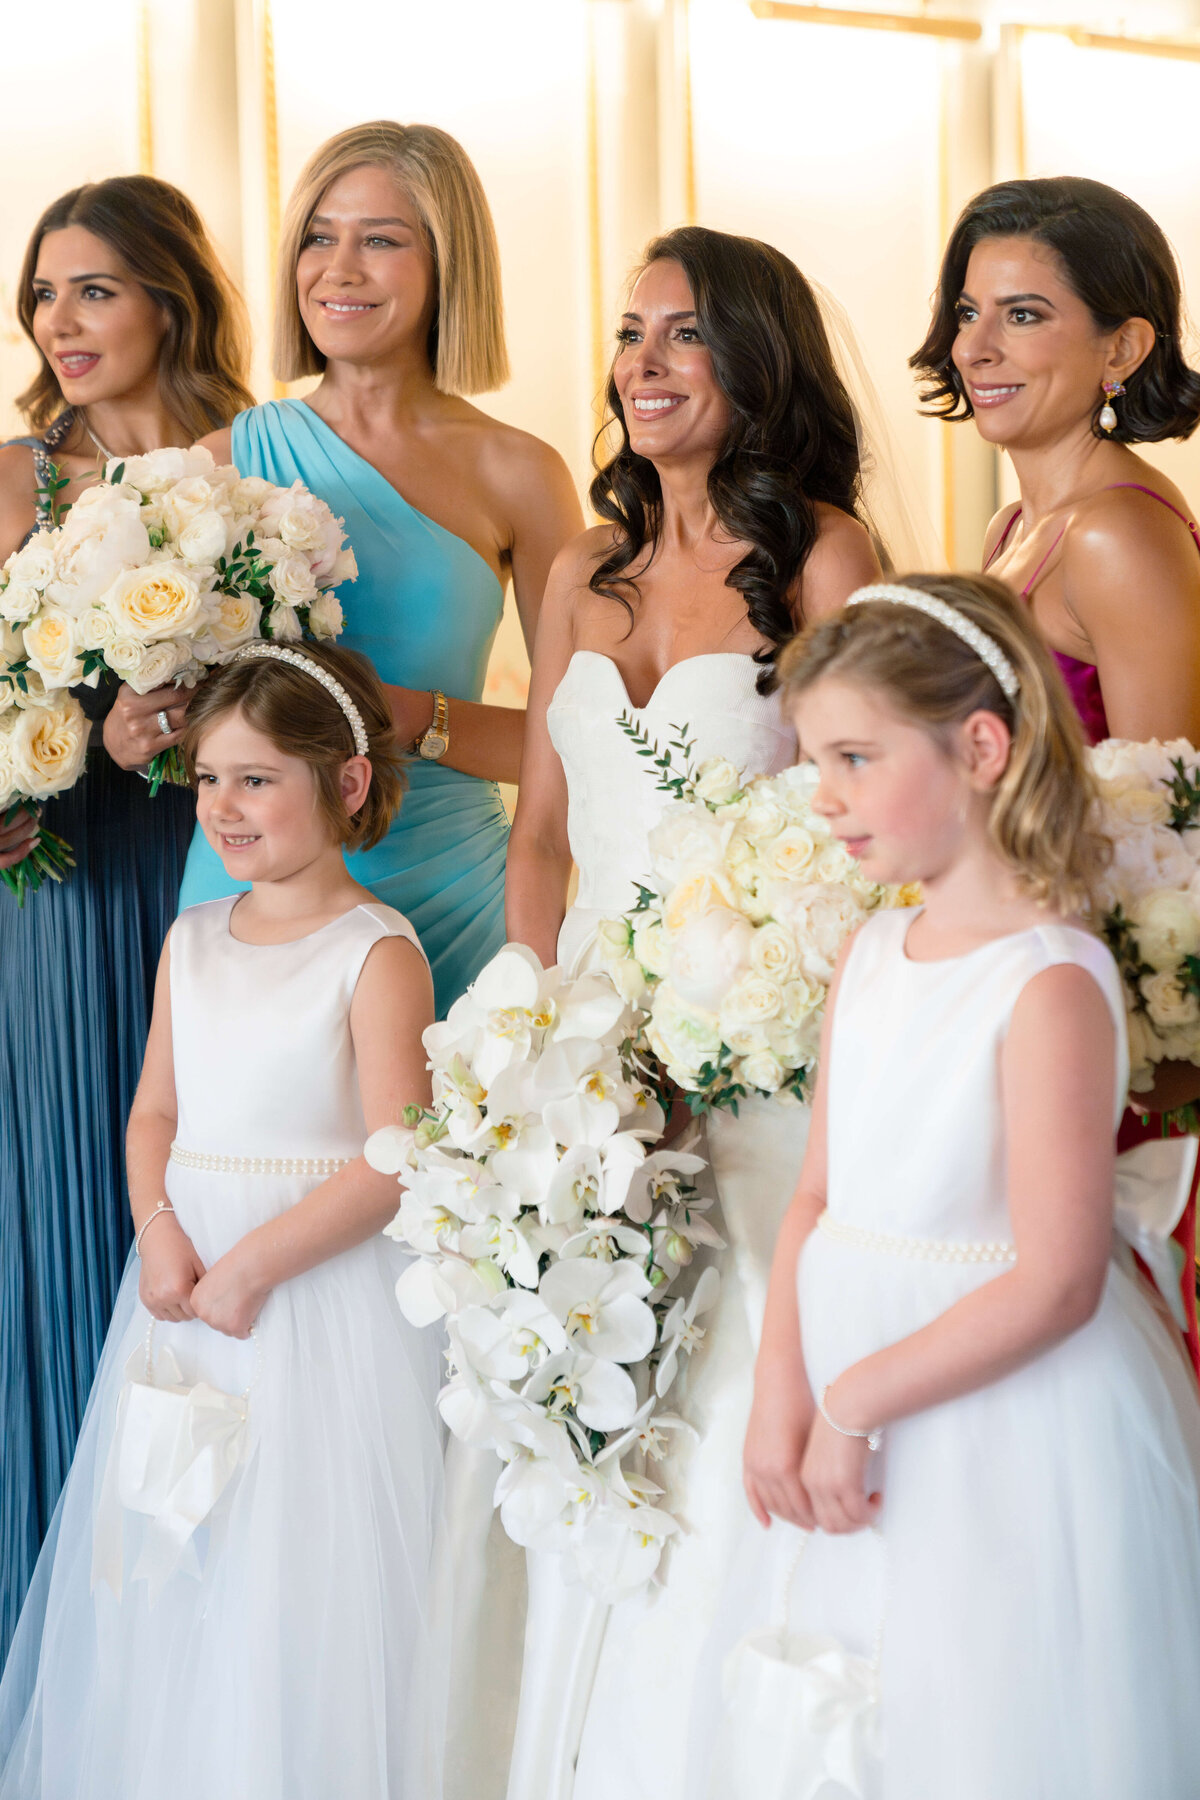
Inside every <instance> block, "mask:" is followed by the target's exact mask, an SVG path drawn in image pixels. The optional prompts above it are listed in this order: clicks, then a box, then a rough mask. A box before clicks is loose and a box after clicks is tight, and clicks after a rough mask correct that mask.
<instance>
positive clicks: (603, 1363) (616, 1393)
mask: <svg viewBox="0 0 1200 1800" xmlns="http://www.w3.org/2000/svg"><path fill="white" fill-rule="evenodd" d="M521 1393H522V1396H523V1398H525V1399H526V1400H533V1401H536V1402H537V1403H538V1404H539V1405H541V1406H544V1407H545V1408H546V1410H547V1412H548V1413H549V1414H550V1416H551V1417H552V1418H561V1417H562V1416H563V1415H564V1414H565V1413H567V1412H568V1411H572V1412H574V1414H575V1417H576V1418H577V1419H578V1420H579V1422H580V1424H581V1425H586V1426H587V1428H588V1430H589V1431H620V1430H621V1429H622V1428H623V1427H624V1426H626V1425H628V1424H629V1423H630V1421H631V1420H632V1419H633V1418H634V1416H635V1414H636V1412H637V1389H636V1388H635V1387H634V1385H633V1382H632V1380H631V1379H630V1377H629V1375H628V1373H627V1372H626V1371H625V1370H624V1369H623V1368H622V1367H621V1365H620V1364H619V1363H615V1362H609V1361H608V1360H607V1359H606V1358H605V1357H601V1356H590V1355H588V1354H587V1353H586V1352H584V1353H582V1354H581V1353H580V1352H579V1351H577V1350H573V1349H570V1350H563V1351H561V1352H560V1353H559V1354H558V1355H557V1356H552V1357H550V1358H549V1360H548V1361H547V1362H545V1363H543V1364H542V1366H541V1368H540V1369H538V1370H537V1372H536V1373H535V1374H534V1375H532V1376H531V1377H530V1378H529V1380H528V1381H527V1382H526V1384H525V1386H524V1387H523V1388H522V1389H521Z"/></svg>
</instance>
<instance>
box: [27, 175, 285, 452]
mask: <svg viewBox="0 0 1200 1800" xmlns="http://www.w3.org/2000/svg"><path fill="white" fill-rule="evenodd" d="M68 225H80V226H82V227H83V229H84V230H85V231H90V232H91V233H92V235H93V237H98V238H99V239H100V240H101V242H102V243H105V244H107V245H108V247H109V249H110V250H112V251H114V252H115V254H116V255H117V256H119V257H120V259H121V261H122V262H123V263H124V265H125V267H126V269H128V271H129V273H130V275H131V276H132V277H133V279H134V280H135V281H137V282H140V283H141V285H142V287H144V288H145V290H146V292H147V293H148V294H149V295H150V297H151V299H152V300H154V301H156V302H157V304H158V305H159V306H160V307H161V308H162V310H163V311H164V312H165V314H166V315H167V330H166V335H165V336H164V338H163V341H162V349H161V350H160V352H159V359H158V385H159V391H160V392H161V394H162V398H163V401H164V404H165V405H166V406H167V408H168V410H169V411H170V412H171V414H172V416H173V417H174V418H176V419H178V420H179V423H180V424H181V425H182V426H184V428H185V429H186V430H188V431H190V432H191V434H192V436H193V437H203V436H204V435H205V433H206V432H209V431H216V430H218V429H219V428H220V427H221V426H223V425H228V424H229V423H230V422H231V421H232V420H233V419H234V418H235V417H236V415H237V414H238V413H240V412H245V411H246V409H247V407H250V406H253V405H254V396H253V394H252V393H251V392H250V390H249V388H248V387H247V385H246V379H247V374H248V370H249V365H250V334H249V327H248V325H247V322H246V315H245V309H244V307H243V305H242V301H241V296H240V295H239V294H238V292H237V290H236V289H235V288H234V286H233V285H232V283H231V282H230V280H229V278H228V276H227V275H226V274H225V271H224V269H223V268H222V267H221V262H220V259H219V257H218V256H217V252H216V250H215V249H214V247H213V243H212V240H211V238H210V237H209V235H208V232H207V231H206V230H205V228H204V221H203V219H202V218H201V217H200V214H199V213H198V212H197V211H196V208H195V207H194V206H193V205H192V203H191V201H190V200H189V199H188V197H187V195H186V194H182V193H180V191H179V189H178V188H177V187H172V186H171V183H170V182H169V181H158V180H156V178H155V177H154V176H153V175H114V176H112V177H111V178H110V179H109V180H108V181H91V182H89V183H88V184H87V186H86V187H78V188H72V189H71V191H70V193H69V194H62V195H61V196H60V197H59V198H58V199H57V200H55V201H52V202H51V204H50V205H49V206H48V207H47V208H46V210H45V212H44V213H43V214H42V216H41V218H40V219H39V220H38V222H37V224H36V225H35V226H34V228H33V235H32V237H31V238H30V240H29V246H28V248H27V250H26V252H25V261H24V263H23V264H22V266H21V274H20V279H19V281H18V285H17V317H18V318H19V319H20V321H21V327H22V329H23V331H24V332H25V335H26V337H27V338H28V339H29V340H30V342H31V343H35V339H34V336H33V316H34V313H35V312H36V311H37V295H36V294H35V293H34V289H33V278H34V275H35V274H36V272H37V263H38V255H39V253H40V251H41V248H42V239H43V238H44V237H45V235H46V233H47V232H48V231H63V230H65V228H66V227H67V226H68ZM38 356H39V359H40V367H39V369H38V372H37V374H36V375H35V376H34V378H33V381H32V382H31V383H30V385H29V387H27V388H26V390H25V392H24V393H23V394H22V395H21V396H20V398H19V399H18V401H17V405H18V406H19V407H20V409H21V411H22V412H23V413H24V415H25V417H26V418H27V419H28V421H29V423H30V425H31V426H32V427H33V429H34V430H35V431H44V430H45V428H46V426H47V425H49V423H50V421H51V420H52V419H53V418H54V417H55V416H56V415H57V414H58V413H59V412H60V411H61V410H62V408H63V407H64V406H65V405H66V400H65V398H64V396H63V391H62V389H61V388H60V387H59V385H58V378H57V376H56V375H55V373H54V370H53V369H52V368H51V366H50V364H49V363H48V362H47V361H46V358H45V357H44V356H42V353H41V351H40V350H39V351H38Z"/></svg>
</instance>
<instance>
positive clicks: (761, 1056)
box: [738, 1050, 788, 1094]
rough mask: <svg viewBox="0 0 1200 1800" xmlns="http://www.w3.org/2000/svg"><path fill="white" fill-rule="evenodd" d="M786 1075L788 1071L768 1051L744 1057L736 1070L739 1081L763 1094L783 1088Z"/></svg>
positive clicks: (760, 1051)
mask: <svg viewBox="0 0 1200 1800" xmlns="http://www.w3.org/2000/svg"><path fill="white" fill-rule="evenodd" d="M787 1075H788V1071H787V1070H786V1069H785V1068H784V1066H783V1064H782V1063H781V1062H780V1060H779V1058H778V1057H777V1056H775V1055H774V1054H773V1053H772V1052H771V1051H770V1050H759V1051H756V1052H755V1054H754V1055H752V1056H744V1057H743V1058H742V1061H741V1064H740V1066H739V1069H738V1076H739V1079H740V1080H742V1081H743V1082H745V1084H746V1086H747V1087H752V1088H759V1089H760V1090H761V1091H762V1092H763V1093H764V1094H773V1093H775V1092H776V1091H777V1090H778V1089H779V1088H781V1087H782V1086H783V1084H784V1082H785V1081H786V1079H787Z"/></svg>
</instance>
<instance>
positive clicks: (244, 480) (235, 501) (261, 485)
mask: <svg viewBox="0 0 1200 1800" xmlns="http://www.w3.org/2000/svg"><path fill="white" fill-rule="evenodd" d="M274 491H275V490H274V488H273V486H272V484H271V483H270V482H269V481H264V480H263V479H262V476H261V475H243V476H242V477H241V478H240V480H238V481H237V482H236V483H235V484H234V487H233V489H232V491H231V493H230V496H229V498H230V503H231V505H232V507H233V510H234V512H235V513H237V514H238V515H239V517H240V516H241V515H242V514H250V515H253V517H254V518H257V517H258V514H259V513H260V511H261V510H262V506H263V503H264V501H265V500H266V499H267V497H268V496H269V495H270V494H272V493H274Z"/></svg>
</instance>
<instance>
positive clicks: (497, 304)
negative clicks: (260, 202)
mask: <svg viewBox="0 0 1200 1800" xmlns="http://www.w3.org/2000/svg"><path fill="white" fill-rule="evenodd" d="M364 164H370V165H372V166H373V167H375V168H380V169H386V170H387V171H388V173H389V174H390V175H392V176H394V177H395V179H396V181H397V183H398V184H399V185H400V187H402V188H403V189H404V191H405V193H406V194H407V195H408V196H409V198H410V199H411V200H412V203H413V205H414V206H415V207H416V209H417V214H418V216H419V218H420V221H421V227H422V229H423V231H424V233H425V238H426V242H427V243H428V245H429V249H430V252H431V253H432V256H433V268H434V280H435V281H436V283H437V305H436V308H435V310H434V315H433V324H432V326H431V327H430V332H429V361H430V364H431V366H432V368H433V372H434V379H435V381H436V383H437V385H438V387H439V388H440V389H441V391H442V392H443V393H445V394H486V393H491V392H492V391H493V390H494V389H496V388H498V387H502V386H503V385H504V383H505V382H506V381H507V380H508V351H507V350H506V348H505V344H504V301H503V297H502V295H501V291H500V252H499V249H498V247H497V244H496V228H495V225H494V224H493V223H492V214H491V209H490V207H489V206H488V203H487V197H486V195H485V194H484V191H483V185H482V183H481V182H480V179H479V175H478V173H477V171H476V168H475V165H474V163H473V162H472V161H471V159H470V157H469V156H468V155H467V153H466V151H465V150H464V149H463V147H462V145H461V144H460V143H459V142H458V140H457V138H452V137H451V136H450V134H449V132H446V131H440V130H439V129H438V127H437V126H436V125H398V124H396V123H395V121H394V120H392V119H375V120H373V121H372V122H371V123H370V124H368V125H352V126H351V127H350V128H349V130H348V131H339V132H338V134H337V136H336V137H331V138H329V139H328V141H327V142H326V143H324V144H322V145H321V146H320V148H319V149H317V150H314V152H313V154H312V155H311V156H310V157H309V159H308V161H307V162H306V163H305V165H304V168H303V169H302V170H301V172H300V179H299V180H298V181H297V183H296V186H295V188H294V189H293V191H292V197H291V199H290V200H289V201H288V204H287V212H286V214H285V215H284V220H283V227H282V230H281V233H280V243H279V267H278V275H277V277H276V283H277V285H276V295H275V340H274V347H273V362H274V367H275V374H276V376H277V377H278V379H279V380H280V381H295V380H297V379H298V378H299V377H300V376H302V375H319V374H320V373H321V371H322V370H323V369H324V367H325V358H324V356H323V355H322V354H321V352H320V351H319V350H318V349H317V346H316V345H315V344H314V343H313V341H312V338H311V337H310V336H309V334H308V330H307V328H306V326H305V324H304V320H303V319H302V317H301V315H300V303H299V300H298V298H297V294H296V265H297V264H298V262H299V260H300V252H301V249H302V248H303V245H304V238H305V234H306V232H307V231H308V228H309V224H310V222H311V220H312V216H313V214H314V212H316V210H317V207H318V206H319V205H320V202H321V199H322V196H323V195H324V194H326V193H327V192H328V190H329V188H330V186H331V185H332V183H333V182H335V181H336V180H337V179H338V177H339V176H340V175H345V174H348V173H349V171H350V170H351V169H360V168H362V167H363V165H364Z"/></svg>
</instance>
